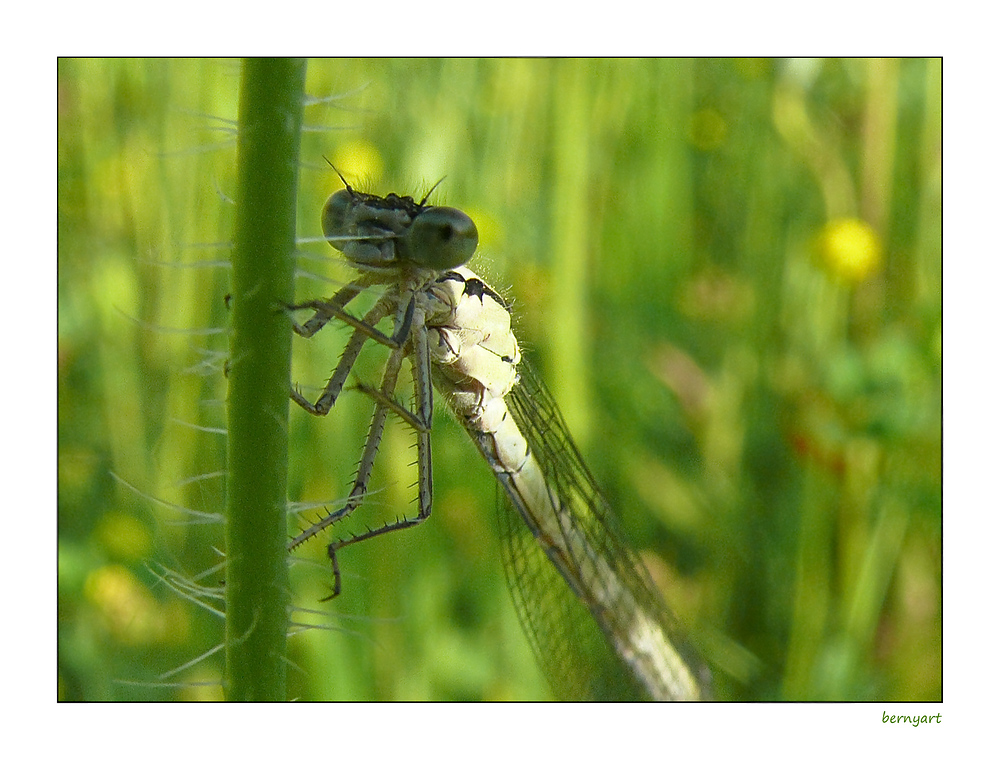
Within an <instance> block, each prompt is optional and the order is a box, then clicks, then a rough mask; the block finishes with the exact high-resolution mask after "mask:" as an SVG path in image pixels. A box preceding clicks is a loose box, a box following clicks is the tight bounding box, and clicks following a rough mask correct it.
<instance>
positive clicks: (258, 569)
mask: <svg viewBox="0 0 1000 760" xmlns="http://www.w3.org/2000/svg"><path fill="white" fill-rule="evenodd" d="M304 85H305V62H304V61H302V60H298V59H289V60H268V59H250V60H246V61H244V63H243V71H242V80H241V93H240V113H239V143H238V163H239V166H238V173H239V178H238V194H237V209H236V235H235V241H234V246H233V259H232V263H233V267H232V277H233V280H232V295H233V299H232V333H231V337H230V355H229V362H230V364H229V370H230V371H229V410H228V414H229V418H228V423H229V436H228V447H229V448H228V468H229V471H228V488H227V500H226V556H227V565H226V697H227V699H229V700H231V701H248V700H283V699H285V635H286V632H287V627H288V626H287V623H288V621H287V615H288V611H287V610H288V601H289V596H290V594H289V589H288V568H287V565H286V561H287V555H286V549H285V546H286V542H287V532H288V531H287V522H286V516H285V499H286V478H287V471H288V388H289V364H290V360H291V330H290V329H289V324H288V319H287V317H286V315H285V314H284V313H283V311H282V310H281V308H280V305H281V304H284V303H289V302H291V300H292V293H293V274H294V257H293V251H294V245H295V191H296V185H297V182H298V156H299V136H300V132H301V125H302V95H303V89H304Z"/></svg>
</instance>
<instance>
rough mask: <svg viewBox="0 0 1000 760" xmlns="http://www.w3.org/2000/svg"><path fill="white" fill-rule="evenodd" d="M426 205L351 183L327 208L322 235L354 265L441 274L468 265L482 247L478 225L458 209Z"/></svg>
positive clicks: (331, 197)
mask: <svg viewBox="0 0 1000 760" xmlns="http://www.w3.org/2000/svg"><path fill="white" fill-rule="evenodd" d="M345 185H346V182H345ZM426 202H427V198H426V197H425V198H424V199H423V200H422V201H421V202H420V203H417V202H415V201H414V200H413V198H412V197H410V196H408V195H403V196H399V195H396V194H395V193H390V194H389V195H387V196H385V197H384V198H383V197H382V196H379V195H371V194H369V193H362V192H358V191H357V190H354V189H353V188H352V187H350V185H348V186H347V187H346V188H345V189H343V190H338V191H337V192H335V193H334V194H333V195H331V196H330V197H329V198H328V199H327V201H326V204H325V205H324V206H323V215H322V223H323V234H324V235H325V236H326V238H327V240H328V241H329V243H330V245H332V246H333V247H334V248H336V249H337V250H338V251H342V252H343V253H344V255H345V256H346V257H347V258H348V259H349V260H350V261H351V262H352V263H355V264H361V265H367V266H375V267H400V266H404V267H405V266H412V267H418V268H421V269H431V270H435V271H442V272H443V271H447V270H449V269H454V268H455V267H458V266H461V265H463V264H465V263H467V262H468V261H469V260H470V259H471V258H472V255H473V254H474V253H475V252H476V246H478V245H479V232H478V230H477V229H476V225H475V222H473V221H472V219H471V218H470V217H469V216H468V214H465V213H464V212H462V211H459V210H458V209H456V208H451V207H450V206H427V205H425V204H426Z"/></svg>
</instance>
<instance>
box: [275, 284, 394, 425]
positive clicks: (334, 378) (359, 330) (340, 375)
mask: <svg viewBox="0 0 1000 760" xmlns="http://www.w3.org/2000/svg"><path fill="white" fill-rule="evenodd" d="M391 301H392V298H391V297H390V296H389V295H385V296H383V297H382V298H380V299H379V301H378V302H377V303H376V304H375V306H373V307H372V309H371V311H369V312H368V313H367V314H366V315H365V317H364V319H363V320H359V319H357V318H356V317H353V316H350V315H348V314H346V313H342V312H340V311H334V307H333V306H332V305H330V304H328V302H326V301H315V302H310V303H309V304H306V306H307V307H309V308H316V315H317V316H319V315H320V314H321V313H322V314H324V316H325V315H327V314H329V315H330V316H327V317H326V319H327V321H329V319H331V318H332V317H334V316H336V317H337V318H339V319H341V320H343V321H345V322H348V324H351V325H353V326H354V333H353V334H352V335H351V339H350V340H349V341H348V342H347V345H346V346H345V347H344V353H343V354H342V355H341V357H340V361H339V362H337V367H336V369H334V371H333V375H331V376H330V379H329V380H328V381H327V384H326V387H325V388H324V389H323V393H321V394H320V396H319V398H318V399H316V403H311V402H309V401H307V400H306V398H305V397H304V396H303V395H302V394H301V393H299V391H298V389H297V388H292V390H291V392H290V395H291V398H292V401H294V402H295V403H296V404H298V405H299V406H301V407H302V408H303V409H305V410H306V411H307V412H309V413H310V414H315V415H317V416H319V417H322V416H325V415H326V414H328V413H329V412H330V410H331V409H332V408H333V405H334V404H335V403H336V401H337V397H338V396H339V395H340V392H341V391H342V390H343V388H344V383H346V382H347V377H348V376H349V375H350V374H351V369H352V368H353V367H354V363H355V362H356V361H357V360H358V356H359V355H360V354H361V349H362V348H363V347H364V345H365V343H367V342H368V341H369V340H370V339H375V340H377V341H378V342H380V343H388V345H390V346H393V347H394V348H398V347H399V344H398V342H395V341H393V339H392V338H390V337H388V336H386V335H384V334H383V333H381V332H380V331H378V330H377V329H376V328H375V327H374V325H376V324H378V323H379V322H380V321H381V320H382V319H383V318H384V317H385V316H386V315H387V314H388V313H389V307H390V304H391ZM314 304H315V305H316V306H315V307H314ZM348 317H349V319H348ZM315 319H316V317H313V319H310V320H309V322H307V323H306V325H307V326H308V325H309V324H310V323H312V322H313V320H315Z"/></svg>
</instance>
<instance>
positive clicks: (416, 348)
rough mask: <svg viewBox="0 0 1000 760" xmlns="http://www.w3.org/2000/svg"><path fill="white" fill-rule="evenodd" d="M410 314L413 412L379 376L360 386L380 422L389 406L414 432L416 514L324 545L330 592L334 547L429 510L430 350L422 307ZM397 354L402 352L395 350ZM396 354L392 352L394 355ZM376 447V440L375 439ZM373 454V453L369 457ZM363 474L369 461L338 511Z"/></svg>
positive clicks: (416, 520)
mask: <svg viewBox="0 0 1000 760" xmlns="http://www.w3.org/2000/svg"><path fill="white" fill-rule="evenodd" d="M412 315H413V329H412V333H411V336H412V338H411V341H412V342H411V345H412V346H413V353H412V354H411V357H410V359H411V362H412V365H413V380H414V398H415V399H416V406H417V410H418V411H417V413H416V414H414V413H413V412H409V411H407V410H406V409H403V408H402V407H401V406H400V404H399V403H398V402H397V401H395V400H394V399H393V398H392V397H391V395H390V394H391V387H390V386H389V385H387V383H386V382H385V380H383V383H382V387H381V388H380V389H378V390H376V389H374V388H362V390H364V391H365V392H366V393H368V395H370V396H372V397H373V398H374V399H375V402H376V414H377V413H378V412H379V411H381V412H382V414H381V416H380V420H381V423H382V424H384V422H385V414H386V413H387V412H388V411H389V410H392V411H394V412H396V413H397V414H398V415H399V416H400V417H401V418H402V419H403V420H404V421H405V422H406V423H407V424H409V425H410V426H411V427H413V429H414V430H415V431H416V433H417V471H418V476H417V477H418V514H417V515H416V516H415V517H404V518H402V519H400V520H397V521H396V522H394V523H387V524H386V525H383V526H382V527H380V528H374V529H370V530H367V531H365V532H364V533H361V534H358V535H356V536H351V537H350V538H346V539H339V540H337V541H334V542H332V543H331V544H330V545H329V546H328V547H327V554H328V556H329V557H330V562H331V563H332V565H333V572H334V592H333V596H336V595H337V594H338V593H339V592H340V573H339V567H338V564H337V551H338V550H340V549H342V548H343V547H345V546H348V545H350V544H354V543H358V542H359V541H364V540H366V539H368V538H373V537H374V536H380V535H383V534H385V533H390V532H392V531H395V530H401V529H403V528H410V527H413V526H414V525H419V524H420V523H422V522H423V521H424V520H426V519H427V518H428V517H429V516H430V514H431V505H432V503H433V490H432V482H433V478H432V472H431V445H430V428H431V418H432V414H433V398H434V397H433V389H432V387H431V381H430V352H429V351H428V348H427V333H426V327H425V325H424V313H423V310H422V309H419V308H417V309H416V310H415V311H412ZM399 353H400V354H401V353H402V352H399ZM396 355H397V354H396V353H394V354H393V358H395V356H396ZM395 370H396V371H397V372H398V370H399V366H398V364H397V365H396V366H395ZM374 426H375V417H374V416H373V418H372V428H373V430H374ZM371 442H372V438H371V435H369V443H371ZM375 445H376V447H377V442H376V444H375ZM365 454H366V458H363V459H362V467H363V465H364V463H365V462H366V461H367V454H368V447H367V446H366V449H365ZM372 458H374V457H372ZM362 474H364V475H365V480H364V485H365V486H367V475H368V474H370V463H369V473H363V471H362V470H361V469H360V468H359V475H358V481H357V482H356V484H355V489H354V490H353V491H352V492H351V496H350V498H349V499H348V504H347V506H345V507H344V509H343V510H341V511H342V512H345V513H346V510H348V509H349V508H350V507H351V503H352V502H353V501H354V500H355V499H358V500H360V499H361V498H362V496H363V495H364V490H363V488H362V489H361V490H360V491H359V490H358V484H359V483H361V476H362Z"/></svg>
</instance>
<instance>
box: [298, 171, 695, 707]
mask: <svg viewBox="0 0 1000 760" xmlns="http://www.w3.org/2000/svg"><path fill="white" fill-rule="evenodd" d="M344 184H345V186H346V189H344V190H339V191H337V192H335V193H334V194H333V195H331V196H330V198H329V199H328V200H327V202H326V205H325V206H324V208H323V216H322V220H323V232H324V235H325V237H326V239H327V240H328V241H329V242H330V244H331V245H333V247H334V248H336V249H338V250H340V251H342V252H343V253H344V255H345V257H346V258H347V260H348V263H350V264H351V265H352V266H353V267H355V268H356V269H357V270H358V271H359V272H360V274H359V276H358V277H357V278H356V279H355V280H354V281H353V282H351V283H349V284H348V285H346V286H344V287H343V288H341V289H340V290H339V291H338V292H337V293H336V294H335V295H333V296H332V297H331V298H329V299H325V300H314V301H309V302H306V303H303V304H298V305H296V306H295V307H293V308H294V309H310V310H312V311H313V315H312V316H311V317H310V318H309V319H308V320H307V321H306V322H305V323H304V324H301V325H300V324H294V329H295V332H297V333H298V334H299V335H301V336H303V337H307V338H308V337H312V336H313V335H315V334H316V333H317V332H318V331H319V330H320V329H322V328H323V327H324V326H325V325H326V324H328V323H329V322H330V320H332V319H336V320H340V321H341V322H344V323H346V324H348V325H349V326H351V327H353V328H354V329H353V334H352V335H351V337H350V339H349V340H348V343H347V346H346V348H345V349H344V352H343V355H342V357H341V359H340V362H339V363H338V365H337V367H336V369H335V370H334V372H333V375H332V377H331V378H330V380H329V382H328V383H327V385H326V387H325V389H324V390H323V392H322V394H321V395H320V396H319V398H318V399H317V400H316V401H315V402H314V403H313V402H310V401H308V400H307V399H305V398H304V397H303V396H302V395H301V394H300V393H299V391H298V390H297V389H294V390H293V391H292V398H293V400H294V401H295V402H296V403H297V404H298V405H299V406H301V407H303V408H304V409H306V410H307V411H309V412H311V413H312V414H316V415H325V414H327V413H328V412H329V411H330V409H331V408H332V407H333V405H334V403H335V402H336V400H337V397H338V395H339V394H340V392H341V390H342V389H343V388H344V384H345V382H346V381H347V378H348V376H349V374H350V373H351V369H352V367H353V366H354V363H355V361H356V360H357V358H358V356H359V354H360V352H361V350H362V348H363V347H364V345H365V343H367V342H368V341H369V340H373V341H375V342H377V343H381V344H382V345H384V346H387V347H388V348H389V349H390V354H389V359H388V361H387V362H386V365H385V368H384V370H383V373H382V380H381V384H380V385H379V386H378V387H372V386H364V385H362V386H359V388H360V389H361V390H363V391H364V392H365V393H367V394H368V395H369V396H370V397H371V398H372V399H373V400H374V402H375V408H374V412H373V416H372V421H371V425H370V427H369V432H368V437H367V440H366V443H365V447H364V452H363V454H362V456H361V461H360V463H359V465H358V473H357V476H356V479H355V482H354V486H353V488H352V490H351V493H350V495H349V496H348V498H347V501H346V503H345V505H344V506H343V507H341V508H340V509H338V510H336V511H334V512H332V513H330V514H328V515H327V516H326V517H324V518H323V519H321V520H318V521H317V522H316V523H314V524H312V525H310V526H309V527H308V528H306V529H305V530H304V531H302V532H301V533H300V534H299V535H298V536H296V537H295V538H294V539H292V541H291V544H290V548H291V549H294V548H295V547H297V546H299V545H300V544H302V543H303V542H305V541H306V540H308V539H309V538H311V537H313V536H315V535H316V534H318V533H320V532H321V531H323V530H325V529H326V528H328V527H330V526H333V525H336V524H337V523H339V522H340V521H341V520H343V519H344V518H346V517H347V516H348V515H349V514H351V513H352V512H353V511H354V510H355V509H357V508H358V507H359V506H360V504H361V503H362V501H363V499H364V497H365V494H366V492H367V489H368V482H369V478H370V475H371V472H372V466H373V464H374V461H375V458H376V455H377V452H378V447H379V442H380V441H381V438H382V433H383V430H384V428H385V423H386V419H387V417H388V415H389V414H390V413H394V414H396V415H398V416H399V417H400V418H401V419H403V420H404V421H405V422H406V423H407V424H408V425H409V426H410V427H412V428H413V430H414V431H415V433H416V440H417V444H416V449H417V470H418V479H417V490H418V499H417V501H418V508H417V514H416V515H414V516H411V517H405V518H402V519H399V520H398V521H396V522H392V523H388V524H386V525H383V526H382V527H379V528H375V529H370V530H366V531H364V532H362V533H360V534H358V535H352V536H349V537H346V538H339V539H335V540H334V541H333V542H332V543H330V545H329V547H328V555H329V557H330V560H331V563H332V565H333V573H334V590H333V596H336V595H337V594H338V593H339V592H340V587H341V578H340V568H339V564H338V557H339V551H340V549H342V548H344V547H345V546H348V545H349V544H353V543H357V542H358V541H363V540H366V539H369V538H373V537H375V536H378V535H381V534H384V533H389V532H392V531H395V530H400V529H402V528H407V527H411V526H413V525H417V524H419V523H420V522H422V521H423V520H425V519H426V518H427V517H428V516H429V515H430V512H431V503H432V478H431V443H430V428H431V415H432V409H433V391H432V385H433V386H434V387H436V388H437V390H438V392H439V394H440V395H441V396H442V397H443V398H444V399H445V401H446V402H447V404H448V406H449V407H450V408H451V410H452V412H453V413H454V414H455V416H456V417H457V418H458V420H459V421H460V422H461V424H462V425H463V426H464V427H465V429H466V430H467V431H468V433H469V435H470V437H471V438H472V440H473V441H474V442H475V444H476V446H477V447H478V449H479V452H480V454H481V455H482V456H483V458H484V459H485V460H486V462H487V464H489V465H490V467H491V468H492V470H493V473H494V475H495V476H496V479H497V481H498V482H499V484H500V485H501V486H502V488H503V491H504V492H505V493H506V496H507V501H509V505H501V507H500V512H501V523H502V525H503V526H504V534H505V535H504V538H505V540H504V541H503V546H504V567H505V570H506V574H507V581H508V585H509V587H510V589H511V593H512V595H513V597H514V601H515V604H516V606H517V610H518V614H519V616H520V619H521V623H522V625H523V627H524V630H525V632H526V634H527V636H528V638H529V639H530V641H531V644H532V647H533V648H534V650H535V653H536V656H537V657H538V660H539V663H540V664H541V666H542V669H543V670H544V671H545V673H546V675H547V676H548V678H549V681H550V683H551V685H552V687H553V690H554V691H555V693H556V694H557V696H559V697H561V698H565V699H589V698H608V697H612V696H618V697H620V696H626V697H632V698H642V697H645V698H652V699H683V700H693V699H701V698H705V697H706V696H707V691H708V680H709V677H708V671H707V669H706V668H705V666H704V665H702V664H700V661H699V660H698V658H697V657H696V656H695V655H694V653H693V652H692V650H691V649H690V647H689V646H688V645H687V644H686V643H684V641H683V637H682V636H681V634H680V632H679V630H678V626H677V624H676V622H675V620H674V617H673V615H672V614H671V613H670V611H669V609H668V608H667V606H666V604H665V603H664V601H663V599H662V598H661V596H660V595H659V593H658V592H657V591H656V589H655V587H654V586H653V583H652V580H651V579H650V577H649V574H648V572H647V571H646V569H645V568H644V566H643V565H642V563H641V561H640V559H639V557H638V556H637V554H636V553H635V552H634V551H633V550H632V549H630V548H629V545H628V544H627V543H626V542H625V541H624V540H623V538H622V535H621V532H620V530H619V528H618V526H617V524H616V522H615V519H614V516H613V514H612V512H611V510H610V508H609V506H608V504H607V501H606V500H605V498H604V496H603V495H602V494H601V491H600V489H599V488H598V487H597V484H596V482H595V481H594V478H593V476H592V475H591V473H590V470H589V469H588V468H587V466H586V464H584V462H583V460H582V458H581V457H580V453H579V451H577V449H576V446H575V445H574V443H573V441H572V439H571V438H570V435H569V432H568V431H567V429H566V425H565V423H564V422H563V419H562V416H561V415H560V413H559V411H558V408H557V407H556V405H555V403H554V401H553V400H552V397H551V396H550V395H549V393H548V391H547V390H546V388H545V386H544V385H543V384H542V383H541V381H540V380H539V378H538V377H537V376H536V375H535V374H534V373H533V372H532V371H531V369H530V367H529V365H528V363H527V362H526V361H524V360H522V357H521V352H520V349H519V347H518V343H517V340H516V339H515V337H514V335H513V333H512V332H511V326H510V312H509V310H508V307H507V304H506V303H505V302H504V300H503V298H501V297H500V296H499V295H498V294H497V292H496V291H495V290H493V289H492V288H490V287H489V286H488V285H487V284H486V283H485V282H484V281H483V280H482V279H481V278H480V277H479V276H477V275H476V274H475V273H474V272H472V271H471V270H470V269H468V268H467V267H466V266H465V264H466V263H467V262H468V261H469V259H471V258H472V254H473V253H474V252H475V250H476V246H477V245H478V232H477V230H476V226H475V224H474V223H473V221H472V219H471V218H470V217H468V216H467V215H466V214H464V213H463V212H461V211H459V210H458V209H454V208H449V207H445V206H430V205H427V198H428V196H429V193H428V196H425V197H424V198H423V200H421V201H420V202H419V203H418V202H416V201H414V199H413V198H411V197H409V196H398V195H395V194H390V195H388V196H385V197H381V196H377V195H371V194H368V193H362V192H358V191H356V190H354V189H352V188H351V187H350V185H348V184H347V182H346V181H345V182H344ZM432 189H433V188H432ZM375 287H379V288H381V289H382V295H381V296H380V297H379V298H378V300H377V301H376V302H375V305H374V306H372V307H371V308H370V309H369V311H368V312H367V313H366V314H364V316H362V317H357V316H353V315H351V314H350V313H349V312H348V311H347V310H346V307H347V306H348V304H349V303H350V302H351V301H352V300H353V299H354V298H355V297H356V296H357V295H358V294H359V293H361V292H363V291H365V290H367V289H369V288H375ZM389 318H391V320H392V323H391V324H392V327H391V331H383V330H381V329H380V328H379V324H380V323H381V322H382V321H383V320H386V319H389ZM404 358H405V359H408V361H409V362H410V364H411V366H412V370H413V401H412V404H411V407H412V408H406V407H405V406H403V405H402V404H400V403H399V402H398V401H396V400H395V398H394V396H393V394H394V391H395V389H396V385H397V382H398V379H399V373H400V370H401V367H402V363H403V360H404ZM588 630H589V631H590V634H591V635H590V636H589V639H588ZM588 640H589V642H590V643H588ZM595 657H598V658H599V657H603V658H604V659H605V660H606V661H607V662H610V663H612V664H613V667H612V668H611V670H610V671H608V670H606V669H605V668H603V667H601V666H595V664H594V663H595V659H594V658H595ZM609 673H610V674H609Z"/></svg>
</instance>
